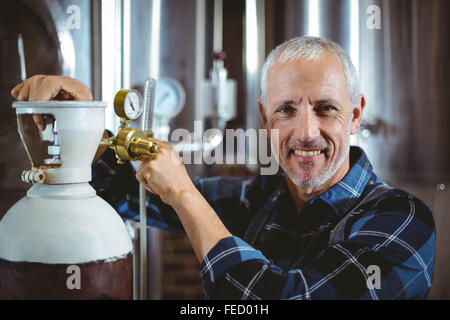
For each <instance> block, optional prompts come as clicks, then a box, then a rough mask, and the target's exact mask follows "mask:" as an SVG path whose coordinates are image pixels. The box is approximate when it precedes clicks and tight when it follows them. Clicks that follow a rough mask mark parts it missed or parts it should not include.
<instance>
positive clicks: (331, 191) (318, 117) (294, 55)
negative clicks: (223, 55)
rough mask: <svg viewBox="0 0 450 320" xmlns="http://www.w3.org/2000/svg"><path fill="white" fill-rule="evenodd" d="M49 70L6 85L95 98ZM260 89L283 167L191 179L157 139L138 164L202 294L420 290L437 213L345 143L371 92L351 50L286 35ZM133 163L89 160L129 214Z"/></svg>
mask: <svg viewBox="0 0 450 320" xmlns="http://www.w3.org/2000/svg"><path fill="white" fill-rule="evenodd" d="M51 79H52V80H48V78H44V80H42V79H41V80H40V83H37V84H35V85H34V86H33V84H32V81H33V80H31V79H30V80H27V81H29V83H25V84H22V85H21V86H22V87H21V88H19V87H16V88H15V89H14V90H13V95H14V96H15V97H17V98H19V99H22V100H27V99H28V98H30V99H32V98H33V97H31V96H30V95H31V92H33V93H34V95H36V96H39V95H38V94H36V92H47V93H50V92H51V94H47V95H45V94H42V93H41V94H40V95H41V97H43V98H42V99H44V100H45V99H52V98H53V97H54V96H55V95H57V94H59V95H61V90H60V89H62V93H63V94H66V95H68V96H69V98H74V99H88V100H89V99H90V97H89V95H90V93H86V90H85V89H82V87H81V85H79V84H74V83H71V84H69V83H68V82H67V81H69V80H68V79H62V78H61V77H57V78H51ZM55 79H56V80H55ZM72 80H73V79H71V80H70V81H72ZM45 81H47V82H49V83H47V84H42V83H43V82H45ZM37 82H39V81H37ZM27 87H30V88H33V89H28V88H27ZM24 88H25V89H24ZM23 90H25V94H22V91H23ZM27 91H28V92H30V95H28V94H27ZM80 92H84V93H83V94H81V95H80V94H79V93H80ZM262 93H263V94H262V98H261V100H260V101H259V112H260V114H261V119H262V123H263V125H264V127H265V128H266V129H268V136H269V138H271V139H273V137H272V131H271V130H278V133H279V139H277V140H276V141H275V140H274V139H273V141H272V145H273V148H274V150H273V151H274V152H275V153H276V154H277V155H278V158H279V163H280V166H281V168H282V169H283V172H284V174H280V175H275V176H257V177H254V178H251V179H239V178H207V179H199V178H195V179H192V180H191V179H190V178H189V176H188V175H187V173H186V170H185V167H184V165H183V164H182V163H181V161H179V158H178V155H176V154H174V151H173V148H172V147H171V146H170V145H169V144H168V143H167V142H162V141H158V143H159V145H160V146H161V149H160V153H159V154H158V156H157V157H156V158H155V159H152V160H147V161H143V162H142V163H141V165H140V167H139V168H138V170H137V173H136V178H137V180H138V181H139V182H141V183H142V184H144V185H145V187H146V188H147V189H148V190H149V191H151V192H152V193H153V194H152V195H151V196H150V201H149V204H148V214H149V218H150V219H149V220H150V222H151V223H152V224H154V225H156V226H159V227H162V228H166V229H169V230H173V231H181V232H183V231H184V232H185V233H186V234H187V236H188V237H189V240H190V241H191V244H192V246H193V249H194V251H195V254H196V255H197V258H198V259H199V261H200V262H201V276H202V280H203V283H204V286H205V291H206V294H207V297H208V298H216V299H405V298H406V299H409V298H424V297H425V296H426V294H427V292H428V290H429V288H430V286H431V282H432V275H433V268H434V255H435V227H434V221H433V217H432V214H431V212H430V210H429V208H428V207H427V206H426V205H425V204H424V203H423V202H422V201H420V200H419V199H417V198H415V197H414V196H413V195H411V194H410V193H408V192H406V191H403V190H399V189H393V188H390V187H388V186H386V185H385V184H383V183H382V181H380V179H379V178H378V177H377V176H376V175H375V173H373V172H372V167H371V165H370V163H369V160H368V159H367V158H366V156H365V154H364V152H363V150H361V149H360V148H357V147H351V148H350V146H349V138H350V135H351V134H356V133H357V131H358V129H359V126H360V123H361V119H362V115H363V111H364V107H365V104H366V103H365V99H364V96H363V95H361V94H359V88H358V80H357V76H356V71H355V69H354V67H353V65H352V63H351V60H350V58H349V57H348V55H347V54H346V53H345V52H344V50H343V49H342V48H341V47H339V46H338V45H337V44H335V43H333V42H331V41H328V40H324V39H320V38H311V37H300V38H295V39H292V40H290V41H288V42H286V43H284V44H282V45H280V46H279V47H277V48H276V49H275V50H274V51H273V52H272V53H271V54H270V56H269V57H268V59H267V61H266V63H265V65H264V67H263V72H262ZM36 122H37V123H39V120H38V119H37V120H36ZM174 160H176V161H174ZM131 172H132V169H131V167H130V166H125V167H123V166H122V167H119V166H118V165H117V164H115V161H114V157H113V154H112V153H111V151H108V152H106V153H105V154H104V155H103V156H102V158H101V159H100V161H98V162H97V163H96V164H95V165H94V179H93V185H94V186H95V187H96V189H97V190H98V192H99V194H101V195H102V196H103V197H105V199H107V200H108V201H109V202H110V203H111V204H112V205H113V206H114V207H115V208H116V209H117V210H118V212H119V213H121V214H122V215H123V216H131V217H135V216H136V215H137V212H138V204H137V201H136V195H137V186H138V184H137V183H136V180H134V179H132V178H130V176H131Z"/></svg>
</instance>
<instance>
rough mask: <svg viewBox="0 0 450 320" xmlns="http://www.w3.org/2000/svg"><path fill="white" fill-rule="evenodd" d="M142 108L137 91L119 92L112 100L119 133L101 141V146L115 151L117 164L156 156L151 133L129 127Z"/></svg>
mask: <svg viewBox="0 0 450 320" xmlns="http://www.w3.org/2000/svg"><path fill="white" fill-rule="evenodd" d="M143 108H144V106H143V104H142V96H141V94H140V93H139V91H137V90H134V89H131V90H120V91H119V92H117V94H116V96H115V98H114V112H115V113H116V115H117V116H119V117H120V127H119V131H118V133H117V135H116V136H115V137H111V138H108V139H103V140H102V142H101V145H102V146H107V147H109V148H111V149H113V150H114V151H115V153H116V158H117V163H119V164H123V163H124V161H127V160H129V161H136V160H142V159H143V158H145V157H155V156H156V155H157V154H158V145H157V144H156V142H154V141H153V133H152V132H144V131H142V130H139V129H135V128H132V127H130V123H131V120H136V119H137V118H139V117H140V116H141V114H142V112H143Z"/></svg>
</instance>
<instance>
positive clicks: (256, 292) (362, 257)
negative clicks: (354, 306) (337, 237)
mask: <svg viewBox="0 0 450 320" xmlns="http://www.w3.org/2000/svg"><path fill="white" fill-rule="evenodd" d="M434 255H435V229H434V222H433V218H432V215H431V212H430V211H429V209H428V208H427V207H426V206H425V205H424V204H423V203H422V202H421V201H420V200H418V199H416V198H414V197H412V196H411V195H406V194H404V195H402V196H399V197H396V198H390V199H385V200H382V201H381V202H380V203H379V205H378V206H377V207H376V208H374V209H373V210H372V211H371V212H370V213H369V214H368V215H364V217H362V218H360V219H359V220H358V221H356V222H355V223H354V224H353V226H352V228H351V231H350V236H349V237H348V239H347V240H346V241H343V242H341V243H337V244H336V245H333V246H331V247H329V248H327V249H325V250H323V251H322V252H321V253H320V254H319V255H318V256H317V257H315V258H314V259H313V260H312V262H311V263H310V264H309V265H308V266H307V267H304V268H301V269H292V270H289V271H288V272H284V271H283V270H282V269H281V268H280V267H278V266H277V265H275V264H273V263H272V262H271V261H269V260H268V259H267V258H266V257H264V255H263V254H262V253H261V252H259V251H258V250H256V249H254V248H252V247H251V246H250V245H248V244H247V243H245V242H244V241H242V240H241V239H240V238H237V237H231V238H225V239H222V240H220V241H219V243H218V244H217V245H216V246H215V247H213V249H212V250H211V251H210V252H209V253H208V254H207V256H206V258H205V259H204V261H203V262H202V265H201V276H202V280H203V282H204V286H205V288H206V292H207V294H208V296H209V298H213V299H256V300H258V299H411V298H416V299H417V298H424V297H425V296H426V294H427V292H428V290H429V288H430V286H431V283H432V274H433V266H434ZM378 268H379V271H380V273H381V274H380V275H379V276H380V277H379V280H380V282H379V285H380V286H379V287H371V286H370V284H368V282H369V283H371V284H372V285H373V284H374V283H373V282H372V280H373V279H376V275H374V274H373V272H374V271H373V270H375V269H378ZM369 277H370V279H369ZM375 284H376V283H375Z"/></svg>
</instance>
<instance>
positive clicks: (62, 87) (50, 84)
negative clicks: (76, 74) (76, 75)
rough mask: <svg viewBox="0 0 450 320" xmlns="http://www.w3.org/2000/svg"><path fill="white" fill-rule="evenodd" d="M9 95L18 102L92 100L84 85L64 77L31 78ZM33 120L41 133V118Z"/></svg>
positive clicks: (42, 76) (44, 76)
mask: <svg viewBox="0 0 450 320" xmlns="http://www.w3.org/2000/svg"><path fill="white" fill-rule="evenodd" d="M11 95H12V96H13V97H14V98H15V99H17V100H19V101H50V100H78V101H91V100H92V93H91V91H90V90H89V88H88V87H87V86H86V85H85V84H84V83H82V82H81V81H78V80H76V79H72V78H69V77H64V76H47V75H36V76H33V77H31V78H28V79H27V80H25V81H24V82H22V83H20V84H18V85H17V86H16V87H14V89H12V91H11ZM33 120H34V122H35V123H36V125H37V126H38V128H39V129H40V130H41V131H42V130H45V124H44V120H43V119H42V116H40V115H35V114H34V115H33Z"/></svg>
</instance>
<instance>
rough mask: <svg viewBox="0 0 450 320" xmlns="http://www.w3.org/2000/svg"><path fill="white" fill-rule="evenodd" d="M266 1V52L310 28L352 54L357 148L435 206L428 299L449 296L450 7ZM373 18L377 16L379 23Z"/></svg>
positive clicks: (406, 1)
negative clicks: (358, 93)
mask: <svg viewBox="0 0 450 320" xmlns="http://www.w3.org/2000/svg"><path fill="white" fill-rule="evenodd" d="M267 2H268V3H270V4H271V5H270V10H268V11H266V14H267V17H268V18H267V23H266V28H267V30H266V32H267V34H268V38H267V41H268V44H267V48H268V50H270V49H271V48H273V47H274V46H276V45H278V44H280V43H281V42H283V41H284V40H287V39H290V38H292V37H295V36H300V35H308V34H309V35H311V34H310V32H311V26H312V27H313V28H314V29H315V31H317V30H318V31H319V32H318V34H314V35H319V36H321V37H326V38H329V39H331V40H333V41H335V42H337V43H339V44H340V45H341V46H343V48H344V49H346V50H347V52H348V53H349V54H350V55H351V56H352V59H353V60H354V63H356V65H357V68H358V69H359V74H360V83H361V89H362V93H364V95H365V97H366V100H367V106H366V109H365V115H364V123H363V126H362V128H361V130H360V133H359V134H358V136H357V138H356V139H355V140H354V143H356V144H358V145H360V146H362V147H363V148H364V150H365V151H366V153H367V155H368V157H369V159H370V161H371V162H372V164H373V166H374V170H375V172H376V173H377V174H378V175H379V176H380V177H381V178H383V179H384V180H385V181H387V182H388V183H390V184H392V185H394V186H397V187H401V188H405V189H408V190H410V191H412V192H413V193H415V194H416V195H417V196H419V197H420V198H421V199H423V200H424V201H425V202H426V203H427V204H428V205H429V206H430V207H431V208H432V210H433V213H434V217H435V220H436V228H437V257H436V267H435V275H434V281H433V287H432V290H431V292H430V294H429V297H431V298H447V299H448V298H450V289H448V288H449V287H450V286H449V285H448V284H450V277H449V276H447V275H446V274H447V272H446V271H445V266H446V265H448V263H450V255H449V254H448V251H449V250H448V248H449V246H450V238H448V237H447V234H448V228H450V219H449V218H448V215H447V212H446V211H447V210H446V208H448V206H449V205H450V202H449V198H450V197H449V196H450V194H449V187H448V186H449V181H450V141H449V140H450V126H449V124H448V122H449V120H450V108H448V106H447V101H449V95H450V91H449V90H448V89H447V85H448V83H449V82H450V65H449V64H450V43H449V42H450V40H449V37H448V33H449V31H450V2H449V1H446V0H433V1H428V0H395V1H392V0H359V1H358V0H320V1H315V0H280V1H266V3H267ZM311 6H315V8H313V9H314V10H311V8H312V7H311ZM355 12H356V14H355ZM377 14H379V16H376V17H375V15H377ZM374 18H376V19H378V18H379V22H380V24H379V25H378V26H377V25H375V24H374V23H373V22H374V21H373V20H372V19H374Z"/></svg>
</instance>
